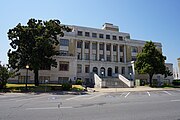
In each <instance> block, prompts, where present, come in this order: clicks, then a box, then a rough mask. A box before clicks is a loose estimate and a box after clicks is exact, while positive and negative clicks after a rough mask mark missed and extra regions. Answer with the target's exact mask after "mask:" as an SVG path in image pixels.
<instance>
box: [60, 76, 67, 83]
mask: <svg viewBox="0 0 180 120" xmlns="http://www.w3.org/2000/svg"><path fill="white" fill-rule="evenodd" d="M68 82H69V78H68V77H58V83H60V84H63V83H68Z"/></svg>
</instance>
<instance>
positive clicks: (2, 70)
mask: <svg viewBox="0 0 180 120" xmlns="http://www.w3.org/2000/svg"><path fill="white" fill-rule="evenodd" d="M13 75H14V73H13V72H10V71H9V70H8V67H5V66H2V65H1V64H0V87H2V89H3V88H6V84H7V80H8V79H9V78H10V77H13Z"/></svg>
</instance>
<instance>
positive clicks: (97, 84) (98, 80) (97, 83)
mask: <svg viewBox="0 0 180 120" xmlns="http://www.w3.org/2000/svg"><path fill="white" fill-rule="evenodd" d="M93 76H94V82H95V86H94V87H95V88H101V87H102V79H101V78H100V77H99V76H98V75H97V74H95V73H94V75H93Z"/></svg>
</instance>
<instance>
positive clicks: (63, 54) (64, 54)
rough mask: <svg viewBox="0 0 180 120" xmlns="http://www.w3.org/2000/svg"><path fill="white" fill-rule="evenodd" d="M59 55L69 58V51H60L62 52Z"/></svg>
mask: <svg viewBox="0 0 180 120" xmlns="http://www.w3.org/2000/svg"><path fill="white" fill-rule="evenodd" d="M59 55H60V56H67V55H68V51H66V50H60V51H59Z"/></svg>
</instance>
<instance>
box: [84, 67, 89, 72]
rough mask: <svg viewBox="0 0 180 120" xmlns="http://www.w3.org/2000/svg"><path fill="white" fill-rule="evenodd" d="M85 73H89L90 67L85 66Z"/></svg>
mask: <svg viewBox="0 0 180 120" xmlns="http://www.w3.org/2000/svg"><path fill="white" fill-rule="evenodd" d="M85 73H89V65H85Z"/></svg>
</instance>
